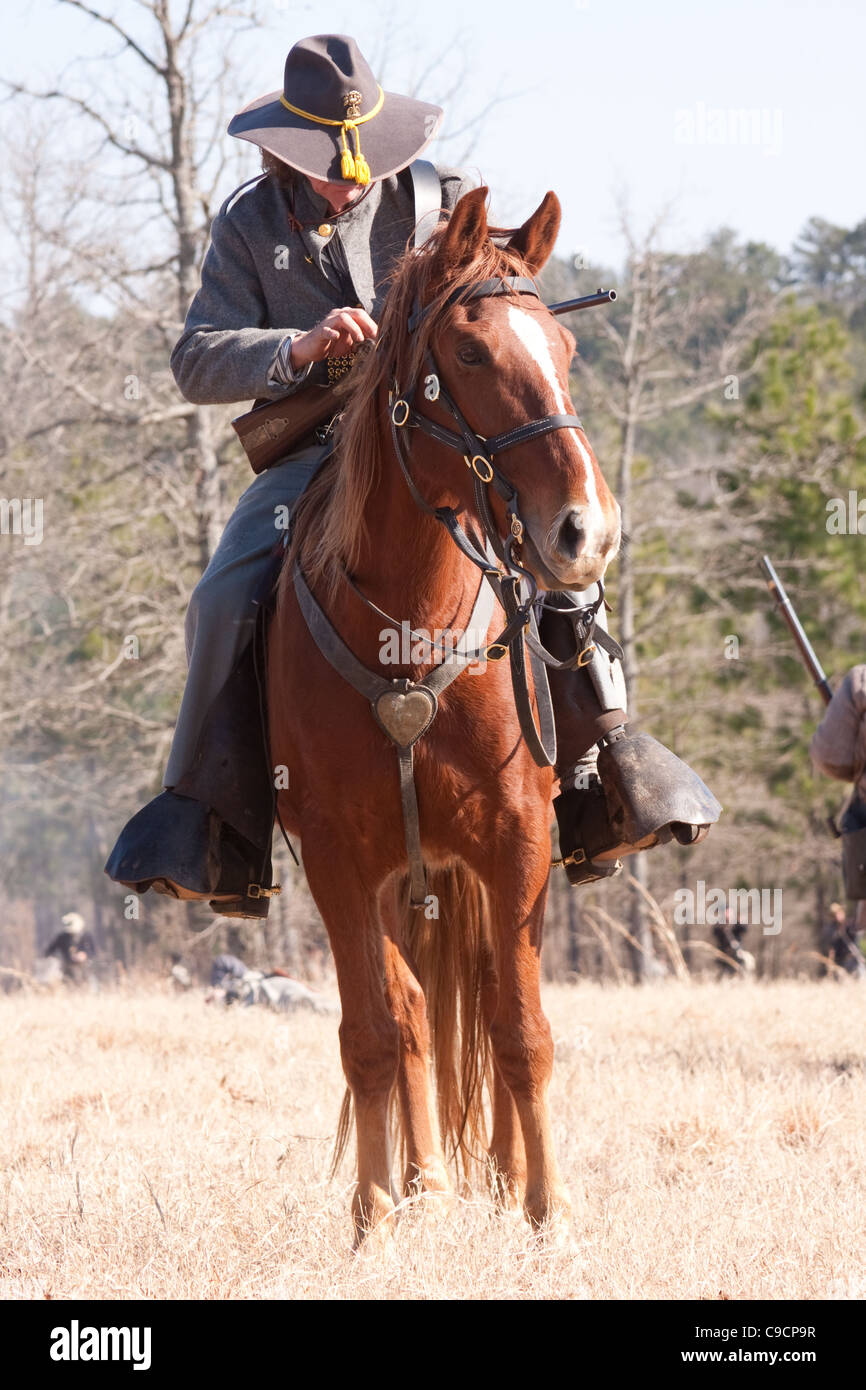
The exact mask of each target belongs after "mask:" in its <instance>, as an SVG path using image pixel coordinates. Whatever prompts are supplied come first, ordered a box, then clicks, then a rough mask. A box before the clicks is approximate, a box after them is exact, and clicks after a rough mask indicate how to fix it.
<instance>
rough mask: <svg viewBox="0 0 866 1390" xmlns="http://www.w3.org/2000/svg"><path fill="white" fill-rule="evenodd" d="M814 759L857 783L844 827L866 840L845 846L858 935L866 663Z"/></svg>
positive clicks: (818, 741) (824, 727)
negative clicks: (856, 849) (854, 848)
mask: <svg viewBox="0 0 866 1390" xmlns="http://www.w3.org/2000/svg"><path fill="white" fill-rule="evenodd" d="M809 752H810V753H811V755H812V762H813V764H814V766H815V767H816V768H817V770H818V771H819V772H823V773H824V775H825V776H826V777H835V778H837V779H838V780H839V781H840V782H851V783H853V790H852V792H851V797H850V799H849V801H848V805H847V806H846V807H845V810H844V811H843V813H842V819H841V821H840V825H839V828H840V830H841V831H842V835H843V839H844V838H845V837H848V836H853V835H854V834H855V833H856V832H858V831H862V832H863V835H862V837H861V839H862V844H861V845H860V846H859V851H860V852H858V853H856V854H853V853H851V852H850V851H849V848H848V846H853V845H854V844H855V842H854V841H853V840H851V841H848V842H847V845H846V844H843V850H842V853H843V858H844V860H845V863H846V873H845V880H846V881H845V892H846V894H847V896H848V897H849V898H852V899H854V900H855V901H856V903H857V908H856V913H855V919H854V920H855V922H856V924H857V932H858V935H862V934H863V933H864V932H866V869H863V868H858V864H866V665H863V666H852V668H851V670H850V671H848V672H847V673H846V674H845V675H844V676H843V678H842V680H841V682H840V684H839V688H838V690H837V691H836V693H835V694H834V696H833V698H832V700H831V701H830V703H829V705H828V706H827V711H826V713H825V715H824V718H823V719H822V721H821V723H820V724H819V725H818V728H817V729H816V730H815V733H814V734H813V735H812V742H811V743H810V745H809Z"/></svg>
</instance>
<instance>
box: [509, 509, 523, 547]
mask: <svg viewBox="0 0 866 1390" xmlns="http://www.w3.org/2000/svg"><path fill="white" fill-rule="evenodd" d="M511 534H512V536H513V537H514V539H515V540H516V541H517V544H518V545H521V544H522V542H523V522H522V521H521V520H520V517H519V516H518V515H517V513H516V512H514V513H513V514H512V517H511Z"/></svg>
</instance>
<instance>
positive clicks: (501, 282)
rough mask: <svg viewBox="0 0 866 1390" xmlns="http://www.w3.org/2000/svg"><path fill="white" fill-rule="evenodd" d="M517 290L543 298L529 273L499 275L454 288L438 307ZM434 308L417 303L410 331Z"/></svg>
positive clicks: (430, 305) (409, 324) (411, 317)
mask: <svg viewBox="0 0 866 1390" xmlns="http://www.w3.org/2000/svg"><path fill="white" fill-rule="evenodd" d="M515 292H516V293H517V294H531V295H534V296H535V298H536V299H540V298H541V295H540V294H539V292H538V286H537V285H536V283H535V281H534V280H530V279H529V277H528V276H527V275H507V276H506V277H505V278H504V279H502V278H501V277H499V276H497V277H496V278H495V279H492V280H481V281H480V282H479V283H478V284H477V285H473V286H472V287H471V288H469V289H467V288H466V286H465V285H464V286H462V287H461V288H460V289H457V290H454V291H453V293H452V294H449V295H448V297H447V298H446V299H443V300H442V301H441V303H440V304H439V305H438V306H437V307H438V308H439V309H440V310H441V309H447V308H449V307H450V306H451V305H452V304H468V303H469V301H470V300H472V299H487V298H489V297H490V295H494V294H508V293H515ZM434 302H435V301H434ZM432 308H433V304H428V305H426V306H425V308H423V309H422V308H421V307H420V305H418V304H417V303H416V305H415V307H414V308H413V310H412V312H411V314H410V315H409V323H408V329H409V332H410V333H414V332H415V329H416V328H417V327H418V325H419V324H421V323H423V322H424V320H425V318H426V317H427V315H428V314H429V313H430V311H431V309H432Z"/></svg>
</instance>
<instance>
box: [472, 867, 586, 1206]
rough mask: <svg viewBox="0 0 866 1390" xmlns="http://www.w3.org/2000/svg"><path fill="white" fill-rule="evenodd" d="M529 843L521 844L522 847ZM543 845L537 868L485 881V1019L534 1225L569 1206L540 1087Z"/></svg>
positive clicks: (543, 1057)
mask: <svg viewBox="0 0 866 1390" xmlns="http://www.w3.org/2000/svg"><path fill="white" fill-rule="evenodd" d="M527 848H528V846H527ZM547 857H548V848H547V845H546V844H545V845H544V846H542V847H540V862H539V863H538V865H537V870H538V871H537V872H536V873H531V872H527V871H526V866H525V865H524V866H523V869H524V873H523V874H521V876H520V877H517V876H516V875H515V873H514V865H513V864H512V865H511V866H510V871H509V865H508V864H507V862H502V863H500V864H499V865H497V868H498V870H499V872H498V873H494V874H493V875H492V876H491V879H490V881H489V885H488V886H489V888H490V896H491V908H492V912H493V922H494V932H495V948H496V968H497V974H498V976H499V988H498V992H497V999H496V1010H495V1013H494V1015H493V1018H492V1020H491V1024H490V1040H491V1043H492V1045H493V1051H494V1056H495V1058H496V1063H497V1066H498V1068H499V1070H500V1072H501V1074H502V1077H503V1078H504V1080H505V1083H506V1085H507V1086H508V1089H509V1091H510V1092H511V1095H512V1097H513V1099H514V1104H515V1106H516V1108H517V1113H518V1115H519V1117H520V1127H521V1130H522V1132H523V1142H524V1145H525V1148H526V1193H525V1196H524V1200H523V1209H524V1211H525V1212H526V1215H527V1217H528V1218H529V1220H530V1221H531V1222H532V1224H533V1225H534V1226H543V1225H545V1224H546V1223H548V1222H550V1223H555V1224H558V1225H564V1224H565V1222H566V1219H567V1218H568V1216H569V1213H570V1210H571V1203H570V1200H569V1196H568V1192H567V1191H566V1188H565V1185H564V1183H563V1181H562V1177H561V1176H560V1172H559V1164H558V1163H557V1160H556V1154H555V1152H554V1146H553V1134H552V1129H551V1123H550V1110H549V1106H548V1100H547V1090H548V1086H549V1084H550V1078H551V1074H552V1072H553V1038H552V1035H551V1031H550V1024H549V1023H548V1021H547V1019H546V1018H545V1016H544V1011H543V1009H542V1007H541V992H540V974H541V972H540V953H541V930H542V919H543V917H544V904H545V901H546V898H547V873H548V865H547Z"/></svg>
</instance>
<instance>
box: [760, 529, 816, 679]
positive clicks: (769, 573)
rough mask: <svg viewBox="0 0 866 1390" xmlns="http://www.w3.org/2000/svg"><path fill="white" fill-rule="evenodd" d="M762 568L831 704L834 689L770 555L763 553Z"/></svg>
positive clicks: (810, 670) (802, 653)
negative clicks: (831, 687)
mask: <svg viewBox="0 0 866 1390" xmlns="http://www.w3.org/2000/svg"><path fill="white" fill-rule="evenodd" d="M761 569H762V570H763V571H764V575H765V576H766V580H767V584H768V585H769V588H770V593H771V594H772V595H773V598H774V599H775V600H776V607H777V608H778V610H779V612H780V613H781V615H782V617H783V618H784V620H785V622H786V624H787V626H788V630H789V632H790V633H791V636H792V637H793V639H794V641H795V642H796V643H797V647H798V649H799V652H800V655H801V656H802V658H803V662H804V665H805V667H806V670H807V671H808V672H809V675H810V676H811V677H812V680H813V681H814V682H815V684H816V685H817V687H818V689H819V690H820V692H821V695H822V696H823V699H824V704H825V705H829V703H830V701H831V700H832V698H833V691H832V690H831V689H830V682H829V681H828V680H827V677H826V676H825V675H824V668H823V666H822V665H821V663H820V661H819V660H818V658H817V656H816V655H815V651H814V648H813V647H812V643H811V642H810V641H809V639H808V637H807V636H806V634H805V632H804V631H803V624H802V623H801V622H800V619H799V618H798V617H797V614H796V613H795V612H794V605H793V604H792V602H791V600H790V599H789V598H788V595H787V594H786V593H785V586H784V585H783V583H782V581H781V579H780V578H779V576H778V575H777V573H776V571H775V570H774V569H773V565H772V563H771V561H770V557H769V555H763V556H762V557H761Z"/></svg>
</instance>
